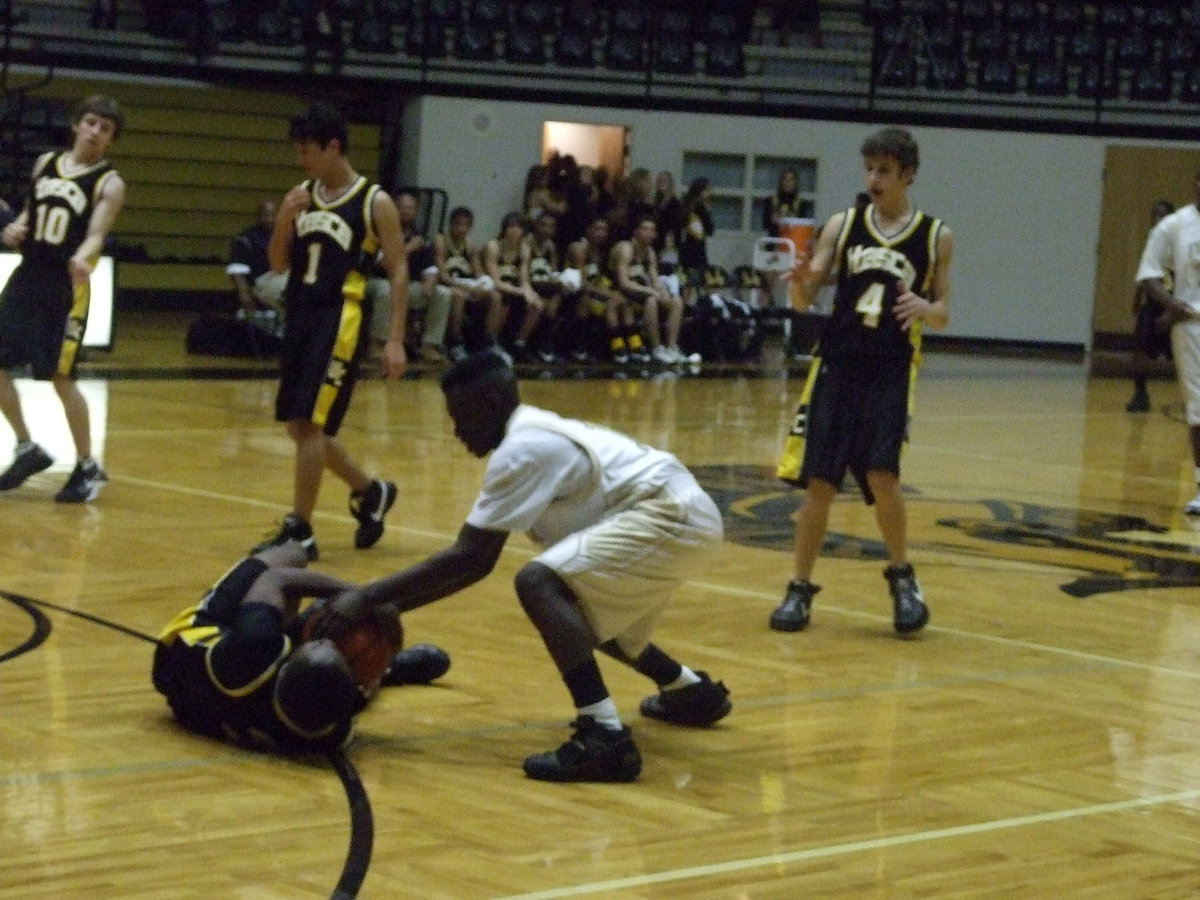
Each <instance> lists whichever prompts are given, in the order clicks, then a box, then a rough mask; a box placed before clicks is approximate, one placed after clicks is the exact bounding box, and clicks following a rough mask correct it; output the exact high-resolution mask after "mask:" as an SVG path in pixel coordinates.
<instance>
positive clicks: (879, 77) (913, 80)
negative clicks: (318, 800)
mask: <svg viewBox="0 0 1200 900" xmlns="http://www.w3.org/2000/svg"><path fill="white" fill-rule="evenodd" d="M875 83H876V84H877V85H878V86H880V87H892V88H911V87H916V84H917V57H916V54H915V53H913V51H912V50H911V49H910V48H909V47H904V46H898V47H894V48H892V50H891V51H889V52H888V53H886V54H884V55H883V57H882V58H881V59H880V61H879V66H878V68H877V69H876V71H875Z"/></svg>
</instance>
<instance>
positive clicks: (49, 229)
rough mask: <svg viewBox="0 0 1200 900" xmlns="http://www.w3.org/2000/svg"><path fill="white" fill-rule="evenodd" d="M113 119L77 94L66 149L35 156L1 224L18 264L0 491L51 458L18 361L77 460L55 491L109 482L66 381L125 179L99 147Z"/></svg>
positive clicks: (82, 495)
mask: <svg viewBox="0 0 1200 900" xmlns="http://www.w3.org/2000/svg"><path fill="white" fill-rule="evenodd" d="M122 123H123V117H122V114H121V108H120V106H118V105H117V102H116V101H115V100H111V99H109V98H108V97H101V96H93V97H89V98H87V99H86V100H84V101H83V102H82V103H80V104H79V106H78V108H77V109H76V111H75V117H74V120H73V122H72V124H71V130H72V131H73V132H74V135H75V138H74V141H73V142H72V144H71V149H69V150H66V151H63V152H61V153H53V152H52V153H44V154H42V155H41V156H39V157H38V159H37V162H35V163H34V166H33V172H32V174H31V176H30V179H29V186H30V192H29V197H28V198H27V199H26V201H25V206H24V208H23V209H22V210H21V213H20V215H18V216H17V218H16V219H15V220H14V221H13V222H11V223H9V224H8V225H7V226H6V227H5V229H4V235H3V239H4V245H5V246H6V247H10V248H13V249H16V250H20V252H21V263H20V264H19V265H18V266H17V268H16V270H15V271H14V272H13V274H12V277H11V278H10V279H9V281H8V284H7V285H5V287H4V292H3V293H2V294H0V411H2V412H3V413H4V418H6V419H7V420H8V424H9V425H11V426H12V430H13V431H14V432H15V433H16V437H17V449H16V455H15V458H14V459H13V462H12V465H10V466H9V467H8V469H7V470H5V471H4V472H3V473H2V474H0V491H7V490H12V489H13V488H16V487H19V486H20V485H21V484H23V483H24V482H25V480H26V479H27V478H29V477H30V476H31V475H35V474H37V473H38V472H41V471H42V470H43V469H46V468H48V467H49V466H50V464H51V463H52V462H53V460H52V459H51V458H50V455H49V454H48V453H47V452H46V451H45V450H43V449H42V447H41V446H39V445H38V444H36V443H34V441H33V440H32V438H31V437H30V434H29V428H28V426H27V425H26V423H25V416H24V413H23V411H22V409H21V401H20V398H19V397H18V395H17V391H16V387H15V385H14V384H13V380H12V377H11V376H10V375H9V369H13V368H16V367H18V366H26V365H27V366H29V368H30V371H31V374H32V375H33V377H34V378H35V379H36V380H39V381H49V382H50V383H51V384H52V385H54V390H55V392H56V393H57V394H58V398H59V400H61V401H62V405H63V410H64V412H65V413H66V416H67V426H68V427H69V428H70V431H71V437H72V438H73V439H74V441H75V452H76V456H77V458H78V462H77V463H76V466H75V469H74V471H73V472H72V473H71V477H70V478H69V479H68V480H67V483H66V485H64V486H63V488H62V490H60V491H59V492H58V494H57V495H56V496H55V498H54V499H55V500H57V501H58V502H59V503H85V502H87V501H89V500H92V499H94V498H95V496H96V494H98V493H99V492H100V488H102V487H103V486H104V484H105V482H106V481H108V476H107V475H105V474H104V470H103V469H101V468H100V465H99V463H97V462H96V460H95V459H93V458H92V442H91V422H90V419H89V416H88V408H87V401H85V400H84V398H83V394H81V393H80V392H79V388H78V386H77V385H76V384H75V364H76V363H77V362H78V359H79V348H80V346H81V345H82V343H83V333H84V330H85V329H86V328H87V317H88V304H89V301H90V299H91V292H90V287H89V279H90V277H91V274H92V269H93V268H94V267H95V265H96V261H97V260H98V259H99V257H100V251H101V250H102V249H103V247H104V240H105V238H106V237H108V233H109V231H110V230H111V229H112V227H113V223H114V222H115V221H116V218H117V213H119V212H120V211H121V207H122V206H123V205H124V203H125V182H124V181H122V180H121V176H120V175H118V174H117V172H116V170H115V169H114V168H113V167H112V164H111V163H110V162H109V161H108V159H107V157H106V156H105V154H106V153H107V152H108V148H109V146H110V145H111V144H112V142H113V141H115V140H116V139H117V136H118V135H119V134H120V133H121V125H122Z"/></svg>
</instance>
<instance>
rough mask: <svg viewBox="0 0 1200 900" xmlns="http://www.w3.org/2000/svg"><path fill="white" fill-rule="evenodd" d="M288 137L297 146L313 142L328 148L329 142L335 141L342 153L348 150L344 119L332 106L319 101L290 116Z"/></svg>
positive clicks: (338, 110) (348, 138)
mask: <svg viewBox="0 0 1200 900" xmlns="http://www.w3.org/2000/svg"><path fill="white" fill-rule="evenodd" d="M288 137H290V138H291V139H292V141H293V142H295V143H297V144H299V143H303V142H305V141H313V142H314V143H315V144H317V146H319V147H328V146H329V142H330V141H334V140H336V141H337V142H338V143H339V145H340V146H341V148H342V153H345V152H346V151H348V150H349V149H350V132H349V129H348V128H347V127H346V117H345V116H343V115H342V111H341V110H340V109H338V108H337V107H336V106H334V105H333V104H331V103H322V102H321V101H317V102H316V103H313V104H312V105H311V106H309V107H308V109H306V110H305V111H304V112H302V113H297V114H296V115H294V116H292V119H291V122H290V123H289V125H288Z"/></svg>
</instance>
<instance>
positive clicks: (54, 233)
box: [21, 153, 116, 272]
mask: <svg viewBox="0 0 1200 900" xmlns="http://www.w3.org/2000/svg"><path fill="white" fill-rule="evenodd" d="M66 155H67V154H66V153H56V154H54V155H53V156H51V157H50V158H49V159H47V160H46V161H45V162H44V163H43V164H42V166H41V168H39V169H38V171H37V172H36V173H34V175H33V179H32V186H31V195H30V198H29V236H28V237H27V238H26V240H25V243H24V244H22V245H21V252H22V254H23V255H24V259H25V260H26V261H29V262H36V263H44V264H46V265H58V266H61V268H62V270H63V271H64V272H65V271H66V266H67V262H68V261H69V260H70V259H71V256H72V255H74V253H75V251H76V250H78V249H79V245H80V244H82V243H83V239H84V238H86V237H87V230H88V223H89V222H91V219H92V211H93V210H94V209H95V208H96V202H97V200H99V198H100V192H101V190H102V189H103V186H104V182H105V181H106V180H107V179H109V178H110V177H112V176H114V175H115V174H116V170H115V169H114V168H113V167H112V164H111V163H110V162H109V161H108V160H107V159H102V160H100V161H99V162H97V163H94V164H93V165H91V166H88V167H87V168H86V169H83V170H81V171H79V172H76V173H74V174H73V175H66V174H64V168H63V167H64V164H65V157H66Z"/></svg>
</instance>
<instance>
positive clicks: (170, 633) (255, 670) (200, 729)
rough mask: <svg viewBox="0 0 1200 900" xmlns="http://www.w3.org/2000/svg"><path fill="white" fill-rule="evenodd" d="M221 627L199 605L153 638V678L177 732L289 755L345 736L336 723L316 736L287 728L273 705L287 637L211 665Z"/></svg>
mask: <svg viewBox="0 0 1200 900" xmlns="http://www.w3.org/2000/svg"><path fill="white" fill-rule="evenodd" d="M229 633H230V632H229V628H228V627H227V626H222V625H219V624H217V623H215V622H214V621H213V620H212V619H211V618H209V617H207V616H206V615H205V612H204V608H203V606H194V607H189V608H188V609H185V610H184V611H183V612H181V613H180V614H179V615H178V616H176V617H175V619H174V620H172V621H171V622H170V623H169V624H168V625H167V627H166V628H165V629H163V631H162V633H161V634H160V635H159V636H158V645H157V647H156V648H155V653H154V666H153V679H154V686H155V688H156V689H157V690H158V691H159V692H160V693H162V694H163V695H164V696H165V697H166V698H167V702H168V704H169V705H170V707H171V709H172V711H173V712H174V713H175V717H176V719H178V721H179V723H180V724H181V725H183V726H184V727H185V728H187V729H189V730H191V731H194V732H196V733H198V734H204V735H208V736H209V737H214V738H218V739H220V740H224V741H229V742H230V743H234V744H238V745H240V746H243V747H250V748H252V749H256V750H278V751H284V752H294V751H298V750H306V749H312V748H315V747H324V746H337V745H338V744H339V743H340V742H341V741H342V740H344V739H345V737H346V735H347V734H348V733H349V730H350V723H349V722H348V721H347V722H345V723H340V724H337V725H332V726H330V727H329V728H327V729H324V730H323V731H322V732H320V733H318V734H306V733H304V732H302V731H300V730H299V729H298V728H297V727H296V726H294V725H291V724H290V723H289V722H288V721H287V719H286V717H285V716H284V715H283V714H282V712H281V711H280V709H279V705H278V704H277V702H276V700H275V682H276V680H277V676H278V675H279V668H280V666H282V665H283V663H284V661H285V660H286V659H287V658H288V656H289V654H290V653H291V651H292V646H293V644H292V642H293V637H292V636H290V635H288V634H284V633H278V634H277V635H276V636H275V638H274V640H273V641H261V640H260V641H258V642H256V643H254V644H251V645H249V646H251V647H252V648H253V651H254V652H253V653H250V652H247V653H246V654H245V655H244V656H243V655H240V654H239V657H238V659H237V665H236V666H234V667H232V668H230V667H229V666H228V665H226V666H224V667H222V669H221V671H220V672H218V670H217V666H216V665H215V664H214V653H215V651H216V648H217V646H218V645H219V644H220V643H221V642H222V641H224V640H228V639H229Z"/></svg>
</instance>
